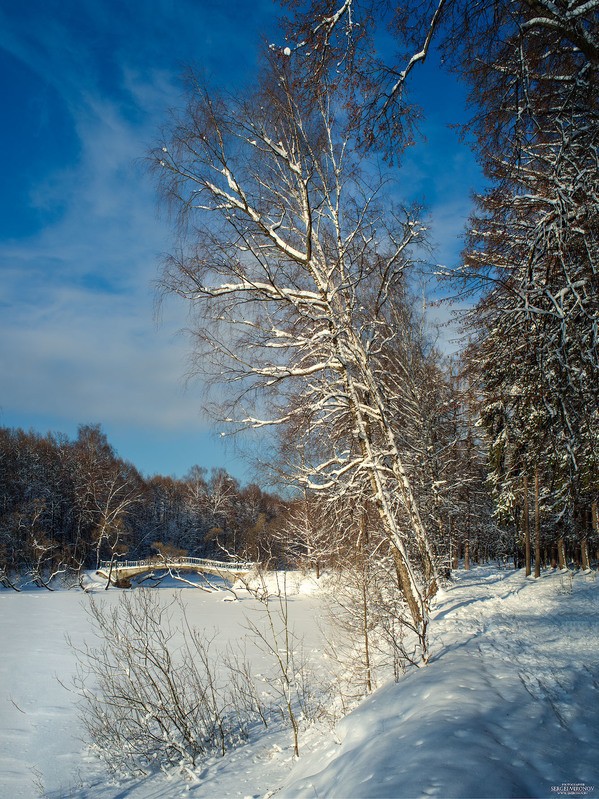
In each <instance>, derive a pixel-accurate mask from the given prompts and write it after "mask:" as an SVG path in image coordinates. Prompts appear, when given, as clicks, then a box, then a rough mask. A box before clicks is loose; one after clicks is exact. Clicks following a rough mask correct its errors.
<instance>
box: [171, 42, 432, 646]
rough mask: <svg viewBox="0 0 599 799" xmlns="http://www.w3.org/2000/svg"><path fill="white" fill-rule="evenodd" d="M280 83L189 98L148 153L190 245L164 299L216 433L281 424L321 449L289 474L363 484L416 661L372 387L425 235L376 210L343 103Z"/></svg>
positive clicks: (395, 458)
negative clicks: (172, 299)
mask: <svg viewBox="0 0 599 799" xmlns="http://www.w3.org/2000/svg"><path fill="white" fill-rule="evenodd" d="M293 77H294V76H293V72H292V70H291V67H290V65H289V62H288V60H287V59H286V58H285V57H284V56H278V55H277V54H271V56H270V62H269V65H268V69H267V74H266V76H265V78H264V80H263V85H262V88H261V90H260V91H259V92H258V93H257V94H256V95H254V96H252V97H251V98H250V99H249V100H246V101H242V100H225V99H224V98H222V97H218V96H215V95H210V94H209V93H208V92H207V91H206V90H205V89H203V88H202V87H200V86H199V85H197V84H195V85H193V93H192V95H191V98H190V103H189V106H188V109H187V112H186V114H185V116H184V117H183V118H181V119H180V120H179V121H178V123H177V124H176V125H175V126H174V128H173V130H172V132H171V135H170V137H169V139H167V140H165V143H164V145H163V146H162V147H161V148H159V149H158V150H157V151H156V152H155V163H156V165H157V167H158V169H159V170H160V172H161V178H162V185H163V188H164V190H165V192H166V194H167V196H168V197H169V198H170V200H171V201H172V203H173V207H174V209H175V211H176V212H177V215H178V219H179V221H180V222H181V225H182V227H181V230H182V232H184V233H185V232H186V233H188V234H190V235H188V236H187V238H186V240H184V243H183V245H182V247H181V249H180V251H179V253H178V254H177V255H176V256H172V257H171V258H170V259H169V260H168V262H167V264H166V269H165V273H164V286H165V288H166V289H167V290H168V291H172V292H175V293H177V294H179V295H181V296H182V297H184V298H186V299H188V300H189V301H190V303H191V305H192V308H193V310H194V313H195V319H194V335H195V340H196V364H197V366H198V368H200V369H202V371H204V372H205V371H206V367H207V364H211V365H212V369H213V373H214V374H215V375H216V377H217V379H218V381H219V382H220V383H226V384H228V385H229V386H230V387H232V388H233V391H232V393H231V395H230V403H229V407H228V411H227V415H226V419H227V421H228V422H230V423H231V424H232V425H233V426H237V428H239V429H243V428H254V429H260V428H264V427H275V428H276V427H278V426H284V425H287V424H292V425H294V426H295V430H296V435H297V436H298V437H299V439H298V441H301V440H303V441H305V440H307V439H309V438H310V437H315V436H318V437H319V439H320V442H321V445H323V444H324V443H325V442H326V446H324V447H323V446H321V450H320V451H321V452H322V454H323V457H322V458H321V459H320V460H318V461H317V462H312V463H305V462H304V463H298V466H297V473H296V474H295V478H296V479H297V480H299V481H300V482H302V483H303V484H304V485H306V486H308V487H309V488H310V489H312V490H316V491H325V490H326V491H329V492H331V491H337V494H338V495H339V493H340V492H344V491H345V492H351V491H353V490H355V489H356V488H358V489H359V490H360V491H363V490H364V486H365V485H367V486H368V491H369V493H370V496H371V498H372V501H373V502H374V503H375V505H376V508H377V510H378V513H379V517H380V520H381V525H382V528H383V530H384V532H385V534H386V536H387V537H388V539H389V541H390V542H391V543H392V545H393V547H394V549H395V551H396V553H397V563H398V570H399V573H400V577H401V582H402V588H403V591H404V593H405V596H406V600H407V603H408V605H409V608H410V613H411V616H412V620H413V622H414V624H415V625H416V627H417V630H418V633H419V635H420V638H421V642H422V646H423V651H425V650H426V627H427V620H428V603H429V599H430V595H431V593H432V592H433V591H434V587H435V580H436V567H435V562H434V555H433V552H432V548H431V545H430V542H429V537H428V533H427V530H426V529H425V526H424V524H423V521H422V518H421V515H420V512H419V509H418V506H417V503H416V500H415V497H414V493H413V490H412V485H411V482H410V479H409V475H408V473H407V470H406V468H405V466H404V462H403V460H402V457H401V454H400V450H399V448H398V446H397V442H396V439H395V435H394V431H393V425H392V423H391V419H390V416H389V405H388V398H387V397H386V396H385V394H384V392H383V390H382V386H381V383H380V381H379V380H378V379H377V371H378V367H377V359H378V358H379V356H380V353H381V351H382V349H383V347H384V346H385V343H386V342H387V341H388V339H389V337H392V336H393V335H394V327H393V322H392V315H393V314H392V311H393V306H394V303H395V301H396V300H395V297H396V295H397V294H398V293H401V292H400V287H401V284H402V281H403V280H404V279H405V276H404V272H405V270H406V269H407V268H408V267H409V266H410V264H411V262H412V260H411V255H410V252H411V248H412V247H413V246H414V245H417V244H419V243H420V242H421V241H422V240H423V237H424V234H425V228H424V227H423V225H422V224H421V223H420V222H419V221H418V219H417V218H415V216H414V215H413V214H412V213H411V212H410V211H408V210H406V209H401V211H398V212H394V213H390V212H389V211H384V210H383V207H382V202H381V198H380V197H379V195H380V193H381V187H380V185H376V186H374V187H373V186H372V185H371V182H369V181H368V180H367V179H366V178H365V177H364V176H363V175H361V172H360V165H359V163H357V161H356V158H355V157H354V155H353V153H352V146H351V141H350V140H349V138H348V137H347V136H346V135H345V134H344V130H346V129H347V128H346V125H345V120H344V118H343V111H342V101H343V98H342V97H340V96H339V95H336V94H335V91H334V89H333V88H332V87H331V86H329V85H327V84H326V82H323V84H322V86H321V90H320V91H319V92H316V93H315V94H314V96H313V98H312V99H310V98H308V97H306V96H305V94H304V93H302V92H298V91H297V89H296V86H295V82H294V79H293ZM325 450H326V452H325Z"/></svg>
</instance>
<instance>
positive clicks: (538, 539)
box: [534, 466, 541, 579]
mask: <svg viewBox="0 0 599 799" xmlns="http://www.w3.org/2000/svg"><path fill="white" fill-rule="evenodd" d="M539 493H540V489H539V467H538V466H535V574H534V576H535V579H536V578H538V577H540V576H541V509H540V507H539V505H540V503H539Z"/></svg>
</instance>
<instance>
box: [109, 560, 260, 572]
mask: <svg viewBox="0 0 599 799" xmlns="http://www.w3.org/2000/svg"><path fill="white" fill-rule="evenodd" d="M110 563H111V562H110V561H109V560H101V561H100V567H99V571H106V570H108V569H110ZM257 565H258V564H257V563H253V562H252V561H228V562H226V561H222V560H210V559H209V558H188V557H177V558H166V559H165V558H160V557H153V558H143V559H142V560H115V561H112V570H113V571H115V570H117V569H141V568H146V567H147V568H157V569H158V568H160V567H162V568H164V569H168V568H172V567H176V566H199V567H201V566H203V567H204V568H207V569H210V568H212V569H218V570H219V571H229V572H238V571H243V572H248V571H252V570H253V569H255V568H256V566H257Z"/></svg>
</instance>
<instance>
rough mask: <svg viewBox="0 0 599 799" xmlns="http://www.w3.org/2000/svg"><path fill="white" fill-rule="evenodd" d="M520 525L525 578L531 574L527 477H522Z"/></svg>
mask: <svg viewBox="0 0 599 799" xmlns="http://www.w3.org/2000/svg"><path fill="white" fill-rule="evenodd" d="M522 523H523V526H524V567H525V572H526V576H527V577H530V574H531V572H532V568H531V557H530V556H531V553H530V519H529V515H528V475H527V474H525V475H524V514H523V516H522Z"/></svg>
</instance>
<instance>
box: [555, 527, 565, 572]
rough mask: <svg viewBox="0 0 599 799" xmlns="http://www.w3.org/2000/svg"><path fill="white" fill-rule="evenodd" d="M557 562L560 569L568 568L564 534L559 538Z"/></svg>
mask: <svg viewBox="0 0 599 799" xmlns="http://www.w3.org/2000/svg"><path fill="white" fill-rule="evenodd" d="M557 562H558V566H559V568H560V570H561V569H565V568H566V542H565V541H564V536H563V535H560V537H559V538H558V539H557Z"/></svg>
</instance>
